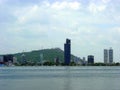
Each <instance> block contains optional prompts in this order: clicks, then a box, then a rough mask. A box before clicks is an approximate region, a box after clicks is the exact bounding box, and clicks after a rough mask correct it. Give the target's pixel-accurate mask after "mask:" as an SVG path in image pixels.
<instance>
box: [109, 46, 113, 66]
mask: <svg viewBox="0 0 120 90" xmlns="http://www.w3.org/2000/svg"><path fill="white" fill-rule="evenodd" d="M109 63H110V64H111V63H113V49H112V48H110V49H109Z"/></svg>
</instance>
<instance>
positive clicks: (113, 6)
mask: <svg viewBox="0 0 120 90" xmlns="http://www.w3.org/2000/svg"><path fill="white" fill-rule="evenodd" d="M66 38H70V39H71V43H72V54H74V55H77V56H79V57H81V58H82V57H84V56H85V57H86V56H87V55H89V54H92V55H94V56H95V61H96V62H98V61H99V62H103V49H105V48H107V49H109V48H110V47H112V48H113V50H114V61H116V62H117V61H120V0H0V39H1V41H0V54H6V53H16V52H22V51H23V50H24V51H31V50H38V49H41V48H54V47H59V48H61V49H63V48H64V46H63V44H64V43H65V39H66Z"/></svg>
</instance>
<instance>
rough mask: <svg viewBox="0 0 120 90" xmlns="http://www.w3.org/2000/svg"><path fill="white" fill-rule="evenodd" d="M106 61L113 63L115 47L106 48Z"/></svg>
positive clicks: (106, 62)
mask: <svg viewBox="0 0 120 90" xmlns="http://www.w3.org/2000/svg"><path fill="white" fill-rule="evenodd" d="M104 63H105V64H112V63H113V49H112V48H110V49H109V50H108V49H104Z"/></svg>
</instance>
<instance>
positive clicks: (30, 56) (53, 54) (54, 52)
mask: <svg viewBox="0 0 120 90" xmlns="http://www.w3.org/2000/svg"><path fill="white" fill-rule="evenodd" d="M23 54H24V55H25V59H26V61H32V62H39V61H40V54H43V60H44V61H51V62H54V59H55V58H57V57H58V58H59V60H60V61H61V62H63V61H64V51H63V50H61V49H59V48H52V49H42V50H35V51H31V52H24V53H17V54H13V55H14V56H15V57H16V58H17V60H18V61H20V60H21V59H22V55H23ZM71 57H72V59H73V58H74V57H75V56H73V55H71Z"/></svg>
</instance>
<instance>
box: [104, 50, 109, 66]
mask: <svg viewBox="0 0 120 90" xmlns="http://www.w3.org/2000/svg"><path fill="white" fill-rule="evenodd" d="M104 63H105V64H107V63H109V61H108V50H107V49H104Z"/></svg>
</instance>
